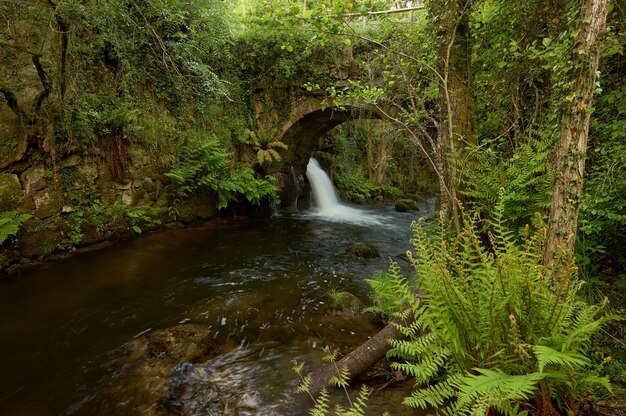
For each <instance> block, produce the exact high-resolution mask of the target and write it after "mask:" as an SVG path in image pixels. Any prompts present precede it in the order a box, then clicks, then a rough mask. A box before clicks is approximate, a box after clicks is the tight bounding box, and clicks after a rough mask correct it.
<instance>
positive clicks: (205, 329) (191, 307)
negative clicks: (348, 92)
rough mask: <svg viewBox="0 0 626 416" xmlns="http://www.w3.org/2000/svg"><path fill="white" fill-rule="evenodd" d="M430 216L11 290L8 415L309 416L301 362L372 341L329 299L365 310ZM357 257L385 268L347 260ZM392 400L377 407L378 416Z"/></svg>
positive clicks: (211, 232)
mask: <svg viewBox="0 0 626 416" xmlns="http://www.w3.org/2000/svg"><path fill="white" fill-rule="evenodd" d="M431 204H432V202H431ZM432 211H433V207H432V205H430V206H427V205H426V203H424V205H423V206H422V212H418V213H397V212H396V211H395V210H394V209H393V207H389V206H386V207H383V208H380V209H377V210H375V211H373V212H372V214H373V215H377V216H380V218H381V219H382V220H381V221H380V222H381V224H369V225H367V226H362V225H359V224H349V223H338V222H330V221H325V220H323V219H320V218H317V217H314V216H310V215H306V213H303V214H293V215H284V216H278V217H275V218H272V219H263V220H236V221H234V222H233V221H229V222H228V223H225V224H220V223H212V224H207V225H203V226H199V227H196V228H189V229H182V230H169V231H164V232H159V233H154V234H151V235H148V236H145V237H142V238H141V239H138V240H134V241H130V242H126V243H121V244H119V245H117V246H115V247H112V248H108V249H104V250H101V251H98V252H92V253H86V254H83V255H80V256H76V257H74V258H71V259H68V260H66V261H63V262H59V263H56V264H51V265H48V266H46V267H44V268H41V269H38V270H34V271H31V272H28V273H24V274H23V275H22V276H21V277H20V278H18V279H10V280H7V281H3V282H1V283H0V317H1V319H0V339H2V341H3V342H2V343H0V366H1V368H2V377H0V392H1V393H0V414H2V415H7V416H14V415H29V416H30V415H129V414H133V415H134V414H137V415H191V414H206V415H259V416H261V415H272V414H280V415H289V414H292V415H300V414H306V409H307V408H308V407H309V406H310V403H308V402H306V400H304V399H300V398H298V399H296V398H294V395H293V394H292V392H293V388H294V386H295V385H296V383H297V379H296V376H295V374H294V373H293V371H292V370H291V367H292V360H294V359H295V360H298V361H305V362H306V363H308V366H309V367H311V366H314V365H318V364H319V363H321V357H322V356H323V352H322V351H321V348H322V347H323V346H325V345H333V346H342V347H343V348H344V349H345V350H349V349H350V348H351V347H353V346H355V345H358V344H360V343H361V342H362V341H363V340H364V339H366V338H367V336H369V335H371V334H373V333H374V332H375V331H376V330H377V327H376V324H375V323H373V322H371V320H370V319H367V318H356V317H354V316H352V317H351V316H350V315H349V314H339V313H333V312H332V311H331V309H330V308H329V306H330V298H329V296H328V293H329V292H330V291H332V290H337V291H348V292H351V293H353V294H355V295H356V296H357V297H358V298H360V299H361V300H363V301H366V299H367V290H368V289H367V286H366V284H365V283H364V282H363V279H364V278H366V277H368V276H370V275H371V274H373V273H374V272H375V271H376V270H384V269H386V268H387V266H388V262H389V258H394V259H397V260H398V259H402V257H403V253H404V252H405V251H406V250H407V249H408V248H409V243H408V241H409V238H410V233H411V232H410V228H409V225H410V222H411V221H412V220H414V219H417V217H418V216H420V215H425V216H431V215H432ZM361 243H363V244H369V245H371V246H373V247H375V248H376V249H377V250H378V252H379V253H380V256H379V257H375V258H360V257H357V256H354V255H352V254H350V253H349V251H348V249H349V247H351V246H354V245H355V244H361ZM400 262H401V263H402V260H400ZM406 266H408V265H406ZM181 339H184V342H183V343H180V342H178V341H180V340H181ZM394 391H395V390H387V391H384V392H383V393H378V394H374V396H373V398H372V400H373V401H375V402H376V401H377V400H378V401H379V403H378V404H376V403H373V404H372V407H371V409H372V412H375V410H374V409H377V408H378V409H381V408H385V407H387V406H389V405H390V404H391V403H393V402H394V401H396V402H397V398H395V399H393V400H392V399H389V397H391V396H392V395H393V394H394V393H393V392H394ZM404 394H406V392H405V393H404ZM376 406H378V407H376ZM390 410H391V411H392V414H394V415H396V414H397V415H399V414H403V413H402V410H401V409H390ZM380 413H382V411H381V412H380ZM372 414H377V413H372Z"/></svg>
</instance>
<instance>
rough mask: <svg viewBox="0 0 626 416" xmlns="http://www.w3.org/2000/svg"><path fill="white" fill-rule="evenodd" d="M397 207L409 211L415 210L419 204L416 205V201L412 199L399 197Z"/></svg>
mask: <svg viewBox="0 0 626 416" xmlns="http://www.w3.org/2000/svg"><path fill="white" fill-rule="evenodd" d="M395 208H396V211H398V212H408V211H415V210H416V209H417V206H416V205H415V201H413V200H411V199H399V200H397V201H396V205H395Z"/></svg>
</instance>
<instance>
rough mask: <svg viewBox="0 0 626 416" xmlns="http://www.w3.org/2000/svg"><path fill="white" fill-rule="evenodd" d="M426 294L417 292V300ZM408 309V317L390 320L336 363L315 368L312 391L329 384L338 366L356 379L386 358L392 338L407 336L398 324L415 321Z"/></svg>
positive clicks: (312, 376)
mask: <svg viewBox="0 0 626 416" xmlns="http://www.w3.org/2000/svg"><path fill="white" fill-rule="evenodd" d="M425 296H426V294H425V293H424V292H423V291H418V292H416V293H415V300H416V301H418V300H422V299H424V298H425ZM407 309H408V311H409V313H408V315H406V316H407V317H406V318H403V319H395V320H393V321H392V322H389V323H388V324H387V325H386V326H385V327H384V328H383V329H381V330H380V331H378V333H377V334H376V335H374V336H373V337H372V338H370V339H368V340H367V341H365V342H364V343H363V344H361V345H360V346H358V347H357V348H356V349H355V350H353V351H352V352H351V353H349V354H348V355H346V356H345V357H343V358H342V359H341V360H339V361H337V362H336V363H329V364H327V365H324V366H321V367H319V368H317V369H315V370H314V371H313V373H312V374H311V386H310V390H311V392H312V393H317V392H319V391H320V390H321V389H322V387H325V386H328V385H329V384H330V380H331V378H333V377H335V376H337V368H339V369H343V368H344V367H345V368H346V369H347V370H348V374H349V377H350V379H351V380H354V379H355V378H357V377H359V376H360V375H362V374H363V373H365V371H367V369H368V368H370V367H371V366H373V365H374V364H376V363H377V362H378V361H380V360H381V359H382V358H384V357H385V356H386V355H387V351H389V350H390V349H391V345H390V344H389V340H390V339H398V340H401V339H405V338H406V337H405V336H404V335H403V334H402V333H401V332H400V331H399V330H398V326H399V325H401V326H408V325H411V323H413V319H414V316H413V314H412V313H411V312H410V306H408V305H407Z"/></svg>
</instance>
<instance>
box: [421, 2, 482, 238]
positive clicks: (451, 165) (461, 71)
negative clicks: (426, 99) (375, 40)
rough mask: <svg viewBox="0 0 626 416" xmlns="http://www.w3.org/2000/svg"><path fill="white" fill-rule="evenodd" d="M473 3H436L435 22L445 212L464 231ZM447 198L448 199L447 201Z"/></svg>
mask: <svg viewBox="0 0 626 416" xmlns="http://www.w3.org/2000/svg"><path fill="white" fill-rule="evenodd" d="M471 8H472V1H471V0H432V1H431V3H430V12H431V18H432V21H433V23H432V24H433V26H434V30H435V31H436V34H437V39H438V42H439V49H438V65H437V70H438V72H439V106H440V123H439V132H438V135H437V137H438V145H437V147H438V149H437V156H438V158H439V159H440V160H439V161H438V162H437V164H438V165H440V166H441V167H442V168H443V169H444V170H443V172H442V173H443V174H442V175H441V176H442V177H443V181H444V182H445V183H446V188H447V190H446V191H445V195H444V193H443V192H442V201H441V205H442V209H444V211H445V210H447V211H448V212H449V215H450V216H451V218H452V220H453V222H454V224H455V227H456V228H457V230H458V229H460V212H459V211H460V210H459V205H458V201H459V195H458V189H459V173H458V172H457V168H456V164H457V163H456V162H457V161H458V160H461V158H462V157H463V156H464V149H465V148H466V145H467V143H475V138H474V127H473V120H474V93H473V85H472V84H473V82H472V68H471V50H470V45H469V44H470V26H469V15H470V11H471ZM444 197H445V198H444Z"/></svg>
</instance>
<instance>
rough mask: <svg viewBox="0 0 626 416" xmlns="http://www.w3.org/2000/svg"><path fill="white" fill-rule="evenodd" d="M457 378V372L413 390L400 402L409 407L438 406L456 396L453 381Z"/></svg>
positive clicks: (458, 377)
mask: <svg viewBox="0 0 626 416" xmlns="http://www.w3.org/2000/svg"><path fill="white" fill-rule="evenodd" d="M459 379H460V376H459V375H458V374H457V375H454V376H451V377H448V378H446V379H445V380H443V381H440V382H438V383H435V384H432V385H430V386H428V387H425V388H422V389H418V390H415V391H414V392H412V393H411V395H410V396H409V397H406V398H405V399H404V400H403V402H402V403H403V404H405V405H407V406H409V407H419V408H421V409H427V408H428V407H429V406H432V407H440V406H442V405H443V404H444V403H445V402H446V401H448V400H450V399H452V398H453V397H455V396H456V393H457V390H456V386H455V385H454V383H455V381H458V380H459Z"/></svg>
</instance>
